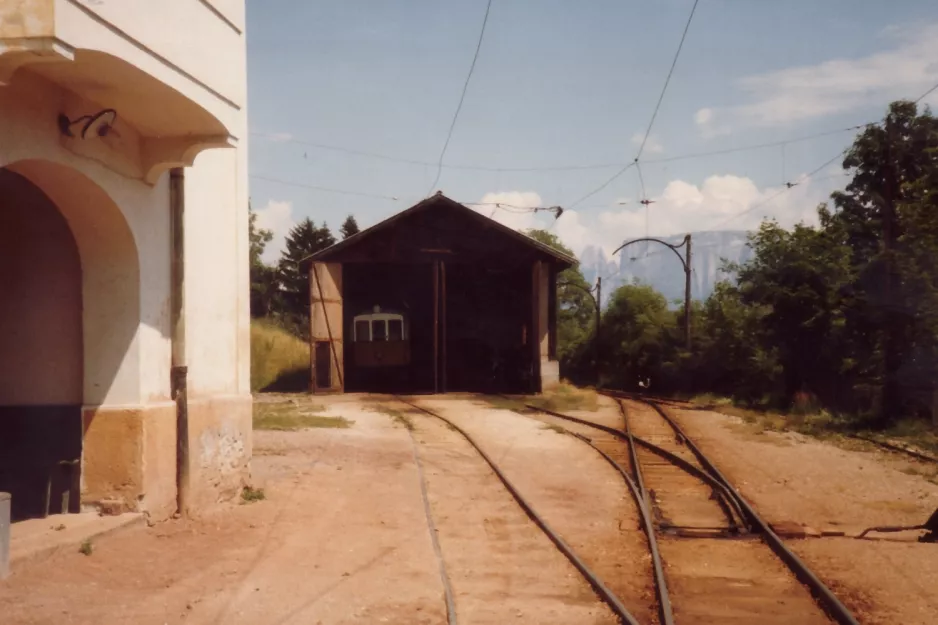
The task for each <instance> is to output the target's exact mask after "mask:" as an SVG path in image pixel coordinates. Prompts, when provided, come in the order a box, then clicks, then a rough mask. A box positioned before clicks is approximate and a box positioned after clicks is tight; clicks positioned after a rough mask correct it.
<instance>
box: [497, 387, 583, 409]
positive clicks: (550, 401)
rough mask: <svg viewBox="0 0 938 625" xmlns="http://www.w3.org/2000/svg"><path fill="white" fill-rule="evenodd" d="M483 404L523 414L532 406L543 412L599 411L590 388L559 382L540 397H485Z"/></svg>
mask: <svg viewBox="0 0 938 625" xmlns="http://www.w3.org/2000/svg"><path fill="white" fill-rule="evenodd" d="M484 399H485V402H486V403H488V404H489V405H490V406H492V407H493V408H497V409H499V410H513V411H515V412H524V411H526V410H528V408H527V406H534V407H535V408H541V409H543V410H552V411H554V412H571V411H575V410H583V411H589V412H596V411H597V410H599V395H598V394H597V393H596V391H595V390H593V389H592V388H578V387H576V386H573V385H572V384H570V383H569V382H561V383H560V384H558V385H557V386H555V387H553V388H551V389H549V390H547V391H545V392H543V393H541V394H540V395H524V396H517V395H516V396H511V397H509V396H505V395H486V396H485V398H484Z"/></svg>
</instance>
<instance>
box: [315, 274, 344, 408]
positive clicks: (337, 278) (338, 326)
mask: <svg viewBox="0 0 938 625" xmlns="http://www.w3.org/2000/svg"><path fill="white" fill-rule="evenodd" d="M309 279H310V288H309V297H310V315H309V323H310V327H309V336H310V350H309V351H310V374H311V375H310V388H312V390H313V392H314V393H316V392H330V391H331V392H342V391H343V390H344V387H345V384H344V379H345V357H344V353H345V352H344V344H343V315H342V265H341V264H340V263H313V264H312V266H311V267H310V272H309ZM320 341H325V342H328V343H329V345H330V349H331V351H332V363H331V364H332V366H331V376H330V385H329V387H328V388H320V387H319V386H318V385H317V383H316V343H317V342H320Z"/></svg>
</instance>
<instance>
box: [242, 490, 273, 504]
mask: <svg viewBox="0 0 938 625" xmlns="http://www.w3.org/2000/svg"><path fill="white" fill-rule="evenodd" d="M265 499H267V495H266V494H265V493H264V489H263V488H254V487H253V486H245V487H244V488H243V489H241V501H243V502H244V503H254V502H255V501H264V500H265Z"/></svg>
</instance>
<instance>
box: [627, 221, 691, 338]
mask: <svg viewBox="0 0 938 625" xmlns="http://www.w3.org/2000/svg"><path fill="white" fill-rule="evenodd" d="M642 241H651V242H652V243H660V244H661V245H664V246H665V247H667V248H668V249H670V250H671V251H672V252H674V254H675V255H676V256H677V257H678V259H679V260H680V261H681V266H683V267H684V345H685V346H686V347H687V349H688V350H690V348H691V331H690V298H691V294H690V286H691V282H690V279H691V274H692V273H693V270H694V269H693V267H692V266H691V249H690V248H691V237H690V234H687V235H685V236H684V241H683V242H682V243H681V244H680V245H672V244H670V243H668V242H666V241H662V240H661V239H654V238H651V237H644V238H641V239H633V240H631V241H626V242H625V243H623V244H622V245H620V246H619V247H618V248H617V249H616V251H614V252H613V253H612V254H613V256H614V255H616V254H618V253H619V251H621V250H622V249H623V248H625V247H627V246H629V245H632V244H633V243H640V242H642ZM685 245H686V246H687V249H686V251H685V253H684V256H681V253H680V252H678V250H679V249H681V248H682V247H684V246H685Z"/></svg>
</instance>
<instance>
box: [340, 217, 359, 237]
mask: <svg viewBox="0 0 938 625" xmlns="http://www.w3.org/2000/svg"><path fill="white" fill-rule="evenodd" d="M360 231H361V230H360V229H359V227H358V222H357V221H355V216H354V215H349V216H348V217H346V218H345V221H343V222H342V226H341V227H340V228H339V234H341V235H342V238H343V239H347V238H349V237H350V236H352V235H353V234H358V233H359V232H360Z"/></svg>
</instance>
